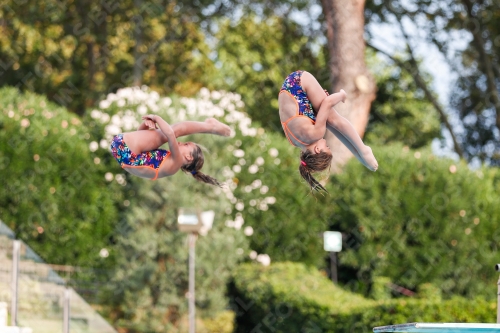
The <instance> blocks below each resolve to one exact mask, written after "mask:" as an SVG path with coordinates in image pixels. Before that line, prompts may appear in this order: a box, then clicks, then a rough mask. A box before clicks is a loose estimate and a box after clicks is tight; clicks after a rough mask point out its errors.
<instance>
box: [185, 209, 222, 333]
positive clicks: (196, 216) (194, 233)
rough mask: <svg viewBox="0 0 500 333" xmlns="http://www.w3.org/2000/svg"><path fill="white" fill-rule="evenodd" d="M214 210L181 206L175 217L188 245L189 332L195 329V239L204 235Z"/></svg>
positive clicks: (209, 227) (208, 228) (191, 332)
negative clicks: (202, 210)
mask: <svg viewBox="0 0 500 333" xmlns="http://www.w3.org/2000/svg"><path fill="white" fill-rule="evenodd" d="M214 217H215V212H214V211H211V210H210V211H206V212H199V211H198V210H196V209H189V208H181V209H179V215H178V218H177V227H178V229H179V231H182V232H186V233H188V247H189V265H188V266H189V288H188V290H189V295H188V306H189V333H195V331H196V323H195V319H196V307H195V300H196V298H195V278H194V277H195V269H194V268H195V256H196V240H197V238H198V234H200V235H202V236H205V235H206V234H207V233H208V231H209V230H210V229H212V224H213V221H214Z"/></svg>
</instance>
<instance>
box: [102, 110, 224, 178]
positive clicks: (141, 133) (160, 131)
mask: <svg viewBox="0 0 500 333" xmlns="http://www.w3.org/2000/svg"><path fill="white" fill-rule="evenodd" d="M142 119H143V120H144V122H143V123H142V124H141V125H140V126H139V128H138V130H137V131H135V132H127V133H123V134H118V135H116V136H115V137H114V138H113V142H112V143H111V153H112V154H113V156H114V157H115V159H116V160H117V161H118V163H119V164H120V165H121V167H122V168H123V169H125V170H126V171H127V172H129V173H131V174H133V175H135V176H138V177H142V178H147V179H151V180H156V179H158V178H163V177H168V176H171V175H173V174H175V173H176V172H177V171H179V170H182V171H184V172H186V173H190V174H191V175H192V176H193V177H194V178H195V179H196V180H198V181H201V182H204V183H207V184H211V185H216V186H222V184H221V183H219V181H217V179H215V178H212V177H210V176H208V175H205V174H203V173H202V172H200V170H201V168H202V167H203V163H204V157H203V152H202V150H201V148H200V146H198V145H197V144H195V143H193V142H184V143H182V142H178V141H177V137H179V136H184V135H189V134H195V133H212V134H217V135H222V136H229V135H230V133H231V129H230V128H229V126H227V125H225V124H222V123H221V122H219V121H217V120H216V119H214V118H210V119H207V120H205V121H204V122H197V121H185V122H181V123H177V124H174V125H172V126H170V125H169V124H168V123H167V122H166V121H165V120H163V119H162V118H161V117H160V116H157V115H147V116H143V117H142ZM157 127H158V128H157ZM167 142H168V146H169V148H170V150H165V149H160V148H159V147H160V146H161V145H163V144H164V143H167Z"/></svg>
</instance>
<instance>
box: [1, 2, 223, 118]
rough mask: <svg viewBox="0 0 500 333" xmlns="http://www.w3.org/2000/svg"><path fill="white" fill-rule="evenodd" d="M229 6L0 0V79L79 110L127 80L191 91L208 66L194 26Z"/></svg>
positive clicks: (199, 30) (202, 42)
mask: <svg viewBox="0 0 500 333" xmlns="http://www.w3.org/2000/svg"><path fill="white" fill-rule="evenodd" d="M230 8H232V7H231V2H226V1H220V2H218V1H217V2H212V1H195V2H191V1H181V2H175V1H174V2H165V1H161V0H155V1H147V2H146V1H141V0H134V1H120V2H116V3H113V2H109V1H97V0H90V1H88V0H85V1H83V0H78V1H66V0H63V1H54V0H47V1H43V2H39V1H31V0H28V1H14V0H12V1H11V0H8V1H4V2H3V3H2V7H1V10H0V21H1V23H2V34H1V36H0V45H1V47H0V60H1V67H2V72H1V73H0V75H1V76H2V84H3V85H11V86H16V87H18V88H20V89H22V90H29V91H35V92H38V93H44V94H46V95H47V96H48V98H49V99H50V100H52V101H55V102H56V103H58V104H60V105H63V106H66V107H68V109H69V110H71V111H74V112H76V113H78V114H80V115H82V114H83V113H84V112H85V110H86V108H88V107H91V106H93V105H94V104H95V102H96V101H98V100H99V99H100V98H101V96H102V95H104V94H107V93H108V92H113V91H116V90H117V89H118V88H120V87H124V86H128V85H131V84H134V85H140V84H148V85H150V86H154V87H155V88H157V89H159V90H162V91H164V92H167V93H170V92H177V93H181V94H184V95H189V94H193V93H195V92H197V91H198V90H199V88H201V86H202V85H203V84H204V83H205V84H206V83H207V82H209V78H207V77H206V76H205V75H203V73H205V71H207V70H209V68H210V67H211V66H213V64H212V62H211V60H210V59H209V58H208V55H209V50H208V47H207V44H206V43H205V35H204V33H203V30H202V26H205V27H207V25H208V23H207V22H208V20H209V19H210V18H211V17H217V16H220V15H224V13H226V12H227V10H229V9H230ZM204 78H206V80H205V81H204Z"/></svg>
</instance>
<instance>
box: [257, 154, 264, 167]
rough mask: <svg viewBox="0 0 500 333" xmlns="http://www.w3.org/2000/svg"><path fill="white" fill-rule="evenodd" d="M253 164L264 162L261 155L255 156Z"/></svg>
mask: <svg viewBox="0 0 500 333" xmlns="http://www.w3.org/2000/svg"><path fill="white" fill-rule="evenodd" d="M255 164H257V165H262V164H264V159H263V158H262V157H261V156H259V157H257V159H256V160H255Z"/></svg>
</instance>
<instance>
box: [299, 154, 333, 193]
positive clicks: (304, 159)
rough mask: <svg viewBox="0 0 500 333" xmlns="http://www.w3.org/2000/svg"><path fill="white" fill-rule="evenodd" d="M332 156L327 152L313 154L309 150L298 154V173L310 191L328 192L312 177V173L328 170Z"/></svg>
mask: <svg viewBox="0 0 500 333" xmlns="http://www.w3.org/2000/svg"><path fill="white" fill-rule="evenodd" d="M332 158H333V156H332V154H331V153H327V152H324V151H322V152H320V153H318V154H315V153H313V152H312V151H310V150H306V151H303V152H301V153H300V165H299V172H300V175H301V176H302V178H304V180H305V181H306V182H307V183H308V184H309V186H310V187H311V191H318V192H321V191H324V192H326V193H328V191H327V190H326V189H325V188H324V187H323V185H321V184H320V182H318V181H317V180H316V179H315V178H314V177H313V176H312V173H313V172H320V171H323V170H326V169H330V166H331V164H332Z"/></svg>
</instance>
